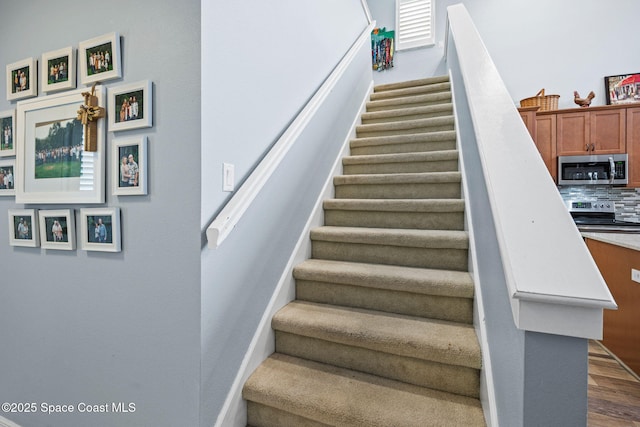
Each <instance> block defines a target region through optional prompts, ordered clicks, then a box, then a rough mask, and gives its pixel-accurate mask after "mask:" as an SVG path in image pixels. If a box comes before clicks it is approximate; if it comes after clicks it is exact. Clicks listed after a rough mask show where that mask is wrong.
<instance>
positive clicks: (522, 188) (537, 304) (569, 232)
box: [447, 4, 616, 338]
mask: <svg viewBox="0 0 640 427" xmlns="http://www.w3.org/2000/svg"><path fill="white" fill-rule="evenodd" d="M448 27H449V29H450V33H448V34H450V35H451V37H452V40H448V41H447V43H450V42H453V43H454V44H455V49H456V52H457V58H458V62H459V64H460V70H461V74H462V79H463V81H464V90H465V91H466V96H467V99H468V101H469V109H470V112H471V117H472V121H473V126H474V131H475V138H476V142H477V145H478V151H479V153H480V160H481V163H482V170H483V174H484V178H485V182H486V186H487V191H488V197H489V203H490V205H491V214H492V215H493V221H494V223H495V227H496V232H497V240H498V246H499V249H500V255H501V258H502V263H503V270H504V274H505V277H506V282H507V286H508V291H509V296H510V298H511V302H512V312H513V316H514V320H515V323H516V325H517V326H518V328H520V329H525V330H530V331H537V332H545V333H553V334H559V335H569V336H577V337H585V338H598V337H600V336H601V334H602V310H603V309H605V308H616V304H615V301H614V300H613V297H612V296H611V293H610V292H609V289H608V288H607V285H606V283H605V282H604V280H603V278H602V276H601V274H600V272H599V270H598V268H597V266H596V265H595V263H594V261H593V259H592V258H591V255H590V254H589V252H588V250H587V248H586V246H585V245H584V244H583V243H582V238H581V236H580V234H579V232H578V230H577V228H576V227H575V224H574V223H573V220H572V219H571V216H570V215H569V213H568V212H567V210H566V207H565V206H564V203H563V201H562V198H561V197H560V195H559V192H558V191H557V188H556V187H555V184H554V183H553V181H552V180H551V178H550V175H549V173H548V171H547V169H546V167H545V165H544V163H543V162H542V160H541V158H540V155H539V153H538V152H537V150H536V148H535V145H534V144H533V142H532V140H531V137H530V135H529V133H528V132H527V130H526V128H525V126H524V124H523V122H522V119H521V118H520V116H519V114H518V112H517V109H516V108H515V105H514V102H513V100H512V98H511V96H510V95H509V93H508V91H507V89H506V87H505V85H504V83H503V82H502V79H501V77H500V75H499V73H498V71H497V69H496V67H495V65H494V63H493V61H492V60H491V57H490V56H489V54H488V52H487V50H486V48H485V46H484V44H483V42H482V39H481V38H480V36H479V34H478V33H477V30H476V28H475V26H474V24H473V22H472V20H471V18H470V16H469V14H468V12H467V10H466V9H465V7H464V6H463V5H460V4H458V5H454V6H450V7H449V8H448ZM567 313H570V315H568V314H567Z"/></svg>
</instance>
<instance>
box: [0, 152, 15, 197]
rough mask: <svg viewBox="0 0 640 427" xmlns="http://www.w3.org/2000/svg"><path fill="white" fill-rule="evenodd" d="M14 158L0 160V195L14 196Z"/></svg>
mask: <svg viewBox="0 0 640 427" xmlns="http://www.w3.org/2000/svg"><path fill="white" fill-rule="evenodd" d="M15 168H16V161H15V160H13V159H12V160H0V196H14V195H15V194H16V189H15Z"/></svg>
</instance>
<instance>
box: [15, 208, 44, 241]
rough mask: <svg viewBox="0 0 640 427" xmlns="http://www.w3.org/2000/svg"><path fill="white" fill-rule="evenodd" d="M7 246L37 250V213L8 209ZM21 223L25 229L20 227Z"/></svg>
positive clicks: (38, 235)
mask: <svg viewBox="0 0 640 427" xmlns="http://www.w3.org/2000/svg"><path fill="white" fill-rule="evenodd" d="M8 217H9V245H11V246H24V247H30V248H37V247H38V246H40V233H39V232H38V213H37V211H36V210H35V209H9V215H8ZM21 223H23V224H24V225H25V227H26V230H25V228H23V227H21V226H20V224H21Z"/></svg>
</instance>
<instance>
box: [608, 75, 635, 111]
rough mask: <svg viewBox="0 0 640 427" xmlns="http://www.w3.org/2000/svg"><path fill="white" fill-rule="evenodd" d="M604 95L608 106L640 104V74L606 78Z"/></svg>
mask: <svg viewBox="0 0 640 427" xmlns="http://www.w3.org/2000/svg"><path fill="white" fill-rule="evenodd" d="M604 93H605V94H606V97H607V105H616V104H630V103H635V102H640V73H633V74H619V75H617V76H607V77H605V78H604Z"/></svg>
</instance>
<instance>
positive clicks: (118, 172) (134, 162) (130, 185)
mask: <svg viewBox="0 0 640 427" xmlns="http://www.w3.org/2000/svg"><path fill="white" fill-rule="evenodd" d="M111 177H112V180H111V190H112V191H111V193H112V194H113V195H119V196H127V195H137V196H140V195H145V194H147V137H146V136H140V137H131V138H119V139H114V140H113V141H112V142H111Z"/></svg>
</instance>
